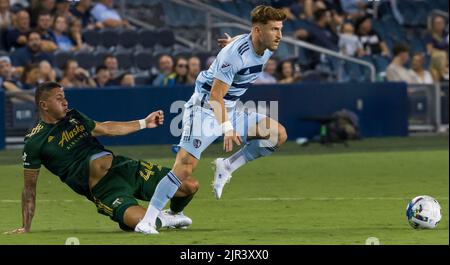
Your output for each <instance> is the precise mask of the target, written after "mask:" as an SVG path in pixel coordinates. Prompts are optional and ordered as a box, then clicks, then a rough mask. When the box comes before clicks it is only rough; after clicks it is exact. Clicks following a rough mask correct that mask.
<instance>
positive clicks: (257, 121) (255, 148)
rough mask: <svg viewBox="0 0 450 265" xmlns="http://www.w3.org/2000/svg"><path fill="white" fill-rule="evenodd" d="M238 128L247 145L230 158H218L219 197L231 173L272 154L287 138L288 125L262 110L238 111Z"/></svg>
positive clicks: (216, 167) (217, 179) (215, 180)
mask: <svg viewBox="0 0 450 265" xmlns="http://www.w3.org/2000/svg"><path fill="white" fill-rule="evenodd" d="M235 120H236V122H235V124H236V130H237V132H238V133H239V134H240V135H242V136H243V139H244V142H245V145H244V146H243V147H242V148H241V149H239V150H238V151H237V152H236V153H234V154H233V155H231V156H230V157H228V158H225V159H224V158H218V159H216V160H215V161H214V162H213V163H214V166H215V174H214V182H213V189H214V193H215V196H216V199H220V197H221V195H222V190H223V187H224V186H225V184H226V183H228V182H229V181H230V179H231V177H232V176H231V174H232V173H233V172H234V171H235V170H237V169H238V168H240V167H241V166H243V165H245V164H246V163H248V162H250V161H253V160H255V159H258V158H260V157H265V156H269V155H271V154H272V153H273V152H274V151H275V150H276V149H277V148H278V147H280V146H281V145H282V144H283V143H284V142H285V141H286V139H287V134H286V130H285V128H284V127H283V126H282V125H281V124H279V123H278V122H276V121H275V120H273V119H271V118H269V117H266V116H265V115H262V114H259V113H248V114H247V113H245V112H241V113H237V114H236V118H235Z"/></svg>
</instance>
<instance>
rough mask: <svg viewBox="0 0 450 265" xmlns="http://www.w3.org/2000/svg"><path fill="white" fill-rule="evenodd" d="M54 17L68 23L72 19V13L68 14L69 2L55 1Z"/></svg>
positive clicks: (65, 0)
mask: <svg viewBox="0 0 450 265" xmlns="http://www.w3.org/2000/svg"><path fill="white" fill-rule="evenodd" d="M54 15H55V17H57V16H62V17H65V18H66V19H67V21H69V20H70V19H71V18H72V13H71V12H70V2H69V1H67V0H56V8H55V12H54Z"/></svg>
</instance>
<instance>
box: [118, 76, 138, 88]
mask: <svg viewBox="0 0 450 265" xmlns="http://www.w3.org/2000/svg"><path fill="white" fill-rule="evenodd" d="M119 80H120V85H121V86H125V87H134V86H136V82H135V79H134V75H132V74H130V73H124V74H122V75H121V76H120V78H119Z"/></svg>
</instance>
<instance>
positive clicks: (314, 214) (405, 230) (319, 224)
mask: <svg viewBox="0 0 450 265" xmlns="http://www.w3.org/2000/svg"><path fill="white" fill-rule="evenodd" d="M220 148H221V146H220V145H219V144H217V145H213V146H211V147H210V148H209V150H208V151H207V152H206V154H205V156H204V158H203V159H202V160H201V161H200V165H199V168H198V170H197V171H196V172H195V176H196V177H197V178H198V179H199V180H200V190H199V192H198V194H197V196H196V197H195V198H194V200H193V201H192V202H191V204H190V205H189V206H188V207H187V208H186V210H185V213H186V214H187V215H188V216H190V217H191V218H192V219H193V225H192V226H191V227H190V228H189V229H187V230H178V231H174V230H162V232H161V233H160V234H159V235H157V236H145V235H142V234H136V233H125V232H122V231H121V230H120V229H119V227H118V226H117V224H116V223H114V222H112V221H110V220H109V218H108V217H106V216H103V215H100V214H97V212H96V209H95V206H94V204H92V203H91V202H89V201H87V200H85V199H84V198H83V197H80V196H78V195H77V194H75V193H74V192H72V191H71V190H69V188H68V187H67V186H65V184H63V183H61V182H60V181H59V179H58V178H57V177H56V176H53V175H51V174H50V173H49V172H48V171H46V170H42V171H41V175H40V177H39V180H38V190H37V207H36V214H35V217H34V220H33V225H32V232H31V233H29V234H23V235H4V234H3V232H4V231H8V230H12V229H14V228H17V227H19V226H20V225H21V222H22V221H21V208H20V207H21V204H20V197H21V189H22V185H23V176H22V169H21V166H20V150H8V151H2V152H0V216H1V218H0V232H2V233H0V244H56V245H61V244H64V243H65V241H66V239H67V238H69V237H77V238H78V239H79V241H80V244H121V245H122V244H177V245H184V244H365V241H366V239H367V238H369V237H376V238H378V239H379V241H380V244H446V245H448V244H449V231H448V217H449V215H448V210H449V206H448V199H449V171H448V169H449V168H448V165H449V164H448V163H449V162H448V158H449V149H448V136H444V137H414V138H413V137H409V138H386V139H366V140H362V141H358V142H352V143H350V147H344V146H341V145H335V146H333V147H324V146H320V145H318V144H312V145H310V146H306V147H300V146H298V145H295V144H294V143H288V144H287V145H286V146H285V147H284V148H282V149H281V150H280V152H278V153H277V154H275V155H273V156H272V157H268V158H264V159H260V160H258V161H255V162H252V163H250V164H248V165H246V166H245V167H243V168H241V169H240V170H239V171H237V172H235V174H234V175H233V179H232V180H231V183H230V184H228V185H227V186H225V189H224V193H223V195H222V199H221V200H219V201H216V200H215V199H214V196H213V193H212V191H211V187H210V183H211V178H212V169H211V166H210V162H211V161H212V160H213V159H214V157H216V156H218V155H220ZM112 149H113V150H114V151H115V152H116V153H118V154H123V155H128V156H130V157H133V158H144V159H147V160H150V161H155V162H159V163H161V164H162V165H164V166H169V167H170V166H171V165H172V163H173V161H174V156H173V155H172V154H171V153H170V147H169V146H135V147H113V148H112ZM424 194H426V195H431V196H433V197H435V198H437V199H438V201H439V202H440V203H441V206H442V212H443V217H442V221H441V223H440V224H439V226H438V227H437V229H435V230H414V229H412V228H411V227H410V226H409V225H408V223H407V221H406V217H405V208H406V205H407V203H408V201H409V200H410V199H412V198H413V197H415V196H417V195H424ZM144 205H145V204H144Z"/></svg>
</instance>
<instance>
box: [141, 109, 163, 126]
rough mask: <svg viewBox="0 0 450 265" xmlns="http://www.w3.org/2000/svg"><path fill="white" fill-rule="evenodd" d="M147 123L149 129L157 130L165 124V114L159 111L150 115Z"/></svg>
mask: <svg viewBox="0 0 450 265" xmlns="http://www.w3.org/2000/svg"><path fill="white" fill-rule="evenodd" d="M145 122H146V123H147V128H155V127H158V126H159V125H162V124H163V123H164V112H163V111H162V110H158V111H155V112H152V113H150V114H149V115H148V116H147V118H145Z"/></svg>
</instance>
